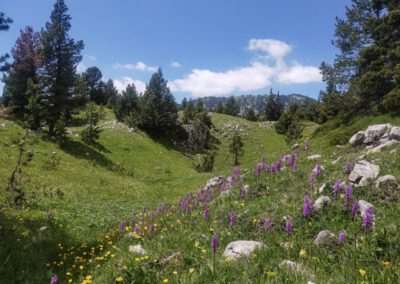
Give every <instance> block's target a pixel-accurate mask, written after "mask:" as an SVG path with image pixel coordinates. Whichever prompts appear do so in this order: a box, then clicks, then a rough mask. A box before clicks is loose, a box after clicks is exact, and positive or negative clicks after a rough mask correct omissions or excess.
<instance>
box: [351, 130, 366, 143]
mask: <svg viewBox="0 0 400 284" xmlns="http://www.w3.org/2000/svg"><path fill="white" fill-rule="evenodd" d="M364 134H365V132H364V131H358V132H357V133H356V134H354V135H353V136H352V137H351V138H350V140H349V143H350V144H351V145H360V144H362V142H363V140H364Z"/></svg>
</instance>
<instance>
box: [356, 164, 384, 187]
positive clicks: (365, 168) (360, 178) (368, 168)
mask: <svg viewBox="0 0 400 284" xmlns="http://www.w3.org/2000/svg"><path fill="white" fill-rule="evenodd" d="M379 171H380V168H379V166H377V165H374V164H371V163H369V162H367V161H365V160H362V161H359V162H357V163H356V164H355V165H354V168H353V171H352V172H351V173H350V175H349V181H351V182H352V183H353V184H355V185H356V186H364V185H366V184H367V183H368V181H369V180H372V179H375V178H377V177H378V175H379Z"/></svg>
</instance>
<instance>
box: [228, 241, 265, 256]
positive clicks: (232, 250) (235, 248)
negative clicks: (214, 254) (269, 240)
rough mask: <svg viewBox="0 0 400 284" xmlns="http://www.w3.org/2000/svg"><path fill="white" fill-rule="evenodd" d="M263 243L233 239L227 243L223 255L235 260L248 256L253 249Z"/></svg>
mask: <svg viewBox="0 0 400 284" xmlns="http://www.w3.org/2000/svg"><path fill="white" fill-rule="evenodd" d="M262 246H263V244H262V243H260V242H255V241H235V242H231V243H229V244H228V246H227V247H226V249H225V251H224V253H223V256H225V257H229V258H230V259H232V260H236V259H238V258H240V257H242V256H249V255H250V254H251V253H252V252H253V251H254V250H255V249H257V248H260V247H262Z"/></svg>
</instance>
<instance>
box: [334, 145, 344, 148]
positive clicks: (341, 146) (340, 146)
mask: <svg viewBox="0 0 400 284" xmlns="http://www.w3.org/2000/svg"><path fill="white" fill-rule="evenodd" d="M336 148H339V149H343V148H344V146H343V145H336Z"/></svg>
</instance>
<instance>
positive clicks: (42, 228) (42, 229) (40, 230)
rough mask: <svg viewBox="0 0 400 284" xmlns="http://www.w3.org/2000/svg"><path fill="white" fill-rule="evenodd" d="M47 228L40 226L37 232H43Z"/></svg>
mask: <svg viewBox="0 0 400 284" xmlns="http://www.w3.org/2000/svg"><path fill="white" fill-rule="evenodd" d="M46 230H47V227H46V226H43V227H40V229H39V230H38V232H39V233H43V232H44V231H46Z"/></svg>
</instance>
